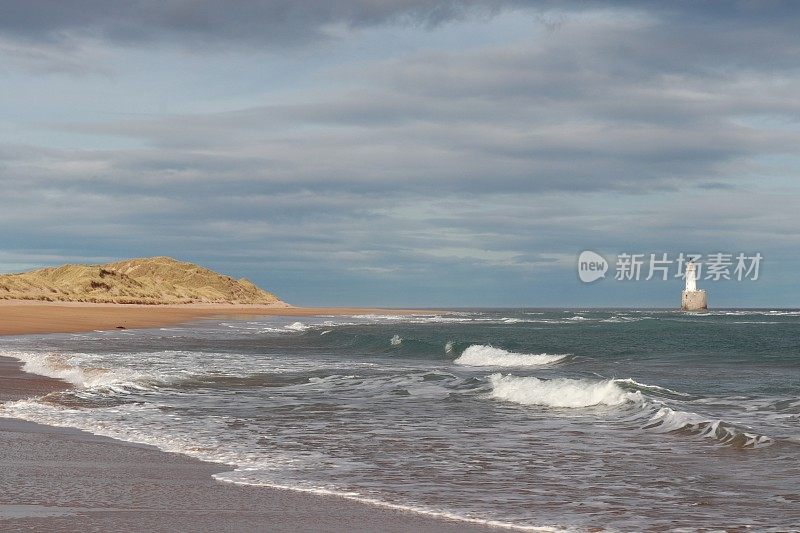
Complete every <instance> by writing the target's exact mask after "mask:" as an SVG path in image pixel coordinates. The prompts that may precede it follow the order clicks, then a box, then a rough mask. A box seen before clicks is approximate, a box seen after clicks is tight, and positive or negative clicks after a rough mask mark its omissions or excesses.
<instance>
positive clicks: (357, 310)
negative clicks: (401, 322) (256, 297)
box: [0, 300, 435, 336]
mask: <svg viewBox="0 0 800 533" xmlns="http://www.w3.org/2000/svg"><path fill="white" fill-rule="evenodd" d="M433 312H435V311H433V310H430V309H429V310H418V309H382V308H370V307H293V306H286V305H284V304H278V305H240V304H230V305H222V304H164V305H147V304H114V303H83V302H40V301H34V300H0V336H2V335H26V334H41V333H80V332H86V331H95V330H112V329H115V328H120V329H122V328H124V329H136V328H154V327H164V326H171V325H175V324H182V323H186V322H192V321H195V320H202V319H209V318H217V317H225V318H247V317H254V316H297V317H303V316H319V315H331V316H339V315H365V314H387V313H389V314H393V315H410V314H419V313H433Z"/></svg>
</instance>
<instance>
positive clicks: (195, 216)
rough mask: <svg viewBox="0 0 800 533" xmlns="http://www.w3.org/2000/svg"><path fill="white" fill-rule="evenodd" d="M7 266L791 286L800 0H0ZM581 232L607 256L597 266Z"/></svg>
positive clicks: (488, 299)
mask: <svg viewBox="0 0 800 533" xmlns="http://www.w3.org/2000/svg"><path fill="white" fill-rule="evenodd" d="M0 4H1V5H2V13H0V72H1V73H2V83H0V182H1V183H2V188H0V222H2V240H0V270H2V271H4V272H14V271H20V270H25V269H29V268H33V267H38V266H45V265H54V264H60V263H63V262H105V261H107V260H115V259H120V258H127V257H141V256H151V255H170V256H174V257H176V258H179V259H183V260H189V261H193V262H198V263H201V264H203V265H206V266H209V267H211V268H214V269H217V270H220V271H223V272H226V273H229V274H231V275H234V276H237V277H238V276H246V277H248V278H250V279H252V280H253V281H255V282H256V283H258V284H260V285H261V286H263V287H264V288H267V289H268V290H271V291H273V292H275V293H276V294H278V295H279V296H281V297H282V298H284V299H285V300H287V301H289V302H291V303H295V304H300V305H314V304H319V305H328V304H333V305H384V306H401V305H402V306H412V307H413V306H418V307H422V306H434V307H435V306H561V305H564V306H659V307H673V306H677V305H678V304H679V301H680V290H681V286H682V282H681V281H680V280H679V279H671V280H670V281H666V282H664V281H652V282H644V281H639V282H636V281H625V282H623V281H615V280H614V279H612V278H613V275H614V268H615V267H614V264H613V261H614V259H615V256H616V255H617V254H619V253H643V254H649V253H658V254H659V255H660V254H661V253H668V254H670V257H675V256H677V254H678V253H679V252H681V251H684V252H692V253H700V254H711V253H715V252H726V253H732V254H737V253H746V254H748V255H752V254H755V253H756V252H759V253H761V254H762V256H763V257H764V259H763V262H762V263H761V265H760V267H761V268H760V273H759V279H758V280H756V281H752V280H747V281H742V282H737V281H717V282H713V281H710V280H708V281H705V280H700V282H699V283H698V285H699V286H700V287H701V288H706V289H707V290H708V291H709V303H710V305H711V306H717V307H719V306H763V307H780V306H784V307H786V306H800V291H799V290H798V287H800V284H798V281H797V275H798V273H797V267H798V259H800V253H799V252H798V250H800V180H799V179H798V178H800V150H799V148H800V61H799V60H798V58H800V31H798V28H799V27H800V16H799V15H798V11H800V7H798V6H800V3H796V2H788V1H787V2H780V1H777V0H776V1H764V2H757V1H745V0H742V1H739V2H727V3H726V2H693V1H686V2H625V1H618V2H613V1H609V2H603V1H595V2H578V1H576V2H533V1H530V2H529V1H524V0H517V1H511V0H509V1H501V0H498V1H481V0H463V1H458V0H450V1H443V2H436V1H433V0H381V1H378V0H337V1H335V2H334V1H330V2H328V1H311V0H280V1H255V0H250V1H239V2H235V3H226V2H219V1H215V0H199V1H185V0H159V1H155V0H152V1H148V0H141V1H134V2H124V3H123V2H109V1H107V0H72V1H69V2H64V1H61V0H49V1H45V0H18V1H12V0H3V1H2V2H0ZM582 250H594V251H596V252H599V253H601V254H603V255H605V256H606V257H608V258H609V260H610V261H612V264H611V266H610V270H609V275H608V277H607V278H606V279H603V280H599V281H596V282H594V283H592V284H584V283H581V282H580V280H579V279H578V275H577V270H576V263H577V256H578V254H579V253H580V252H581V251H582Z"/></svg>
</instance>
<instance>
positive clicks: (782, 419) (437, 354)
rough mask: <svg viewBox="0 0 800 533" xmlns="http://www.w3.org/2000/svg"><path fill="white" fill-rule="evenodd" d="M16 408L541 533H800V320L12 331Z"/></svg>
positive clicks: (227, 477) (243, 472)
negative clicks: (40, 384) (61, 384)
mask: <svg viewBox="0 0 800 533" xmlns="http://www.w3.org/2000/svg"><path fill="white" fill-rule="evenodd" d="M2 347H3V348H2V352H1V354H2V355H11V356H15V357H18V358H20V359H22V360H23V361H25V362H26V369H27V370H28V371H31V372H37V373H41V374H45V375H51V376H56V377H62V378H64V379H67V380H69V381H71V382H72V383H74V384H75V389H74V390H71V391H66V392H60V393H54V394H50V395H48V396H46V397H44V398H40V399H36V400H26V401H21V402H15V403H12V404H7V405H6V409H5V412H4V413H3V414H4V416H16V417H20V418H25V419H28V420H33V421H37V422H43V423H50V424H56V425H69V426H75V427H80V428H83V429H88V430H90V431H93V432H95V433H98V434H102V435H108V436H113V437H117V438H121V439H125V440H131V441H136V442H144V443H150V444H155V445H157V446H159V447H161V448H163V449H165V450H170V451H177V452H181V453H185V454H188V455H192V456H195V457H199V458H202V459H208V460H214V461H221V462H225V463H229V464H231V465H235V466H236V467H237V468H236V470H235V471H233V472H228V473H223V474H219V475H218V478H219V479H220V480H222V481H230V482H237V483H250V484H264V485H271V486H282V487H289V488H294V489H300V490H311V491H319V492H333V493H339V494H344V495H347V496H348V497H352V498H356V499H361V500H364V501H369V502H371V503H375V504H379V505H392V506H401V507H407V508H410V509H414V510H416V511H419V512H428V513H441V514H444V515H447V516H458V517H462V518H469V519H473V520H479V521H487V522H491V523H498V524H505V525H513V526H516V527H523V528H537V527H555V528H566V529H577V530H582V529H586V528H588V527H605V528H608V529H613V530H625V531H634V530H636V531H639V530H643V529H654V530H665V529H685V530H696V529H703V528H706V529H709V530H713V529H736V528H745V527H748V526H749V527H752V528H753V529H755V530H759V531H764V530H774V531H787V530H796V528H797V524H798V523H800V311H777V310H776V311H769V310H765V311H717V312H712V313H708V314H704V315H686V314H681V313H677V312H672V311H642V310H637V311H634V310H608V311H575V310H570V311H565V310H536V309H532V310H492V311H487V310H476V311H469V312H463V311H462V312H457V313H453V314H432V315H424V316H423V315H420V316H413V317H400V316H391V315H387V316H377V315H369V316H352V317H318V318H313V319H303V320H302V322H298V321H296V319H286V318H280V317H264V318H263V319H259V320H247V321H220V322H213V321H212V322H204V323H202V324H198V325H192V326H186V327H171V328H163V329H159V330H143V331H113V332H98V333H92V334H66V335H47V336H29V337H17V338H8V339H4V341H3V345H2Z"/></svg>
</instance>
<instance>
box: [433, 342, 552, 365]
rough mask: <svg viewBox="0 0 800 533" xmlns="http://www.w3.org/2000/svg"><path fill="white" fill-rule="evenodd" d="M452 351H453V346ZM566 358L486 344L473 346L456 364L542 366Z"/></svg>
mask: <svg viewBox="0 0 800 533" xmlns="http://www.w3.org/2000/svg"><path fill="white" fill-rule="evenodd" d="M448 344H449V343H448ZM450 349H451V350H452V345H450ZM445 351H447V348H445ZM448 353H449V352H448ZM566 356H567V354H546V353H539V354H535V353H516V352H509V351H507V350H503V349H502V348H495V347H494V346H489V345H485V344H473V345H472V346H469V347H468V348H467V349H466V350H464V351H463V352H462V353H461V355H460V356H459V357H458V359H456V360H455V361H454V362H455V363H456V364H459V365H465V366H541V365H547V364H550V363H555V362H557V361H561V360H562V359H564V358H565V357H566Z"/></svg>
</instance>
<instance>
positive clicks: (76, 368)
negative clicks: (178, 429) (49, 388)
mask: <svg viewBox="0 0 800 533" xmlns="http://www.w3.org/2000/svg"><path fill="white" fill-rule="evenodd" d="M4 355H9V356H10V357H14V358H16V359H19V360H20V361H22V363H23V366H22V369H23V370H24V371H25V372H28V373H30V374H38V375H40V376H47V377H50V378H55V379H60V380H62V381H66V382H68V383H71V384H73V385H75V386H77V387H82V388H108V389H112V390H119V389H124V388H134V389H139V390H144V389H145V388H146V387H144V386H143V385H142V384H141V382H142V381H144V380H146V379H147V376H146V375H143V374H140V373H137V372H133V371H131V370H125V369H116V370H113V371H112V370H110V369H108V368H103V367H92V366H80V365H78V364H76V363H74V362H73V359H72V357H69V356H65V355H62V354H59V353H35V352H13V353H10V354H4Z"/></svg>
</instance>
